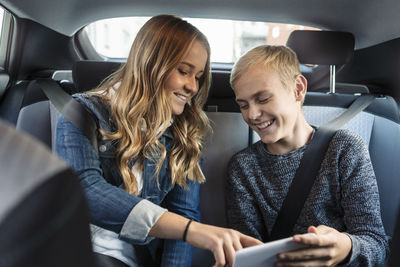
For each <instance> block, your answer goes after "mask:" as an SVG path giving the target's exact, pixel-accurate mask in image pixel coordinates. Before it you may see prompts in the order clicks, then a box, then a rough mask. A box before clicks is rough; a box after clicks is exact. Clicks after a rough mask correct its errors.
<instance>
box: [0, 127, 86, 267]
mask: <svg viewBox="0 0 400 267" xmlns="http://www.w3.org/2000/svg"><path fill="white" fill-rule="evenodd" d="M0 131H1V132H2V135H1V137H0V199H1V201H0V266H8V267H14V266H15V267H17V266H65V267H67V266H88V267H90V266H94V263H93V256H92V252H91V243H90V234H89V226H88V225H89V219H88V213H87V208H86V203H85V198H84V195H83V192H82V189H81V187H80V185H79V182H78V180H77V178H76V177H75V176H74V174H73V173H72V172H71V171H70V170H69V169H68V168H67V167H66V165H65V164H64V163H63V162H61V161H60V160H59V159H58V158H57V157H55V156H53V155H52V154H51V152H50V151H49V150H48V149H46V148H45V147H44V146H43V145H42V144H40V143H38V142H36V141H34V140H33V139H32V138H30V137H28V136H26V135H23V134H21V133H18V132H16V131H15V130H14V129H13V128H12V127H10V126H8V125H6V124H5V123H3V122H1V121H0Z"/></svg>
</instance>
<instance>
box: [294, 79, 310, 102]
mask: <svg viewBox="0 0 400 267" xmlns="http://www.w3.org/2000/svg"><path fill="white" fill-rule="evenodd" d="M306 93H307V79H306V78H305V77H304V76H303V75H301V74H299V75H297V76H296V78H295V91H294V95H295V97H296V100H297V101H300V102H301V103H303V102H304V98H305V96H306Z"/></svg>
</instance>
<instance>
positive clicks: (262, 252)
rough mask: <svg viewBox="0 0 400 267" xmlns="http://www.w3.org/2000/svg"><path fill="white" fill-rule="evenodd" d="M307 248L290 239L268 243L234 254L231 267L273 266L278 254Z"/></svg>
mask: <svg viewBox="0 0 400 267" xmlns="http://www.w3.org/2000/svg"><path fill="white" fill-rule="evenodd" d="M303 247H307V245H304V244H300V243H295V242H293V241H292V237H288V238H284V239H280V240H276V241H272V242H268V243H265V244H262V245H258V246H253V247H248V248H244V249H241V250H239V251H238V252H236V254H235V259H234V261H233V267H268V266H274V263H275V261H276V260H277V258H276V255H277V254H278V253H279V252H284V251H289V250H294V249H299V248H303Z"/></svg>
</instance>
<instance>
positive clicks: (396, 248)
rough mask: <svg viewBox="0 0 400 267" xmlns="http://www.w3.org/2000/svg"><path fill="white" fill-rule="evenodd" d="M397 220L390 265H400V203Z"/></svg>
mask: <svg viewBox="0 0 400 267" xmlns="http://www.w3.org/2000/svg"><path fill="white" fill-rule="evenodd" d="M398 207H399V208H398V212H397V222H396V227H395V229H394V234H393V240H392V243H391V246H390V258H389V265H388V266H389V267H398V266H400V203H398Z"/></svg>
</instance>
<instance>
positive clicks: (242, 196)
mask: <svg viewBox="0 0 400 267" xmlns="http://www.w3.org/2000/svg"><path fill="white" fill-rule="evenodd" d="M231 85H232V88H233V89H234V92H235V95H236V101H237V103H238V104H239V106H240V109H241V112H242V115H243V119H244V120H245V121H246V123H247V124H248V125H249V126H250V127H251V128H252V129H253V130H254V131H256V132H257V134H258V135H259V136H260V138H261V140H260V141H258V142H257V143H255V144H253V145H252V146H250V147H248V148H246V149H244V150H243V151H241V152H239V153H237V154H236V155H235V156H234V157H233V158H232V159H231V161H230V164H229V170H228V179H227V194H226V196H227V198H226V200H227V201H226V204H227V208H228V222H229V225H230V226H231V227H233V228H236V229H237V230H240V231H242V232H243V233H245V234H248V235H251V236H254V237H256V238H258V239H260V240H263V241H264V242H266V241H269V239H268V236H269V234H270V232H271V229H272V227H273V225H274V223H275V220H276V217H277V215H278V212H279V210H280V208H281V205H282V203H283V201H284V199H285V197H286V194H287V192H288V189H289V186H290V184H291V182H292V179H293V178H294V175H295V173H296V170H297V168H298V167H299V164H300V161H301V158H302V156H303V153H304V151H305V149H306V147H307V144H308V143H309V142H310V141H311V140H312V138H313V134H314V132H315V130H316V128H314V127H312V126H311V125H309V124H308V123H307V122H306V120H305V118H304V115H303V112H302V104H303V102H304V98H305V95H306V91H307V80H306V79H305V77H304V76H303V75H301V73H300V67H299V62H298V60H297V57H296V55H295V53H294V52H293V51H292V50H290V49H289V48H287V47H283V46H267V45H264V46H259V47H256V48H254V49H252V50H250V51H249V52H248V53H246V54H245V55H244V56H243V57H241V58H240V59H239V61H238V62H237V63H236V64H235V66H234V68H233V70H232V75H231ZM306 232H309V233H314V235H302V234H303V233H306ZM293 234H294V236H293V240H294V241H295V242H300V243H305V244H309V245H312V247H310V248H307V249H302V250H297V251H292V252H285V253H281V254H280V255H279V257H278V258H279V259H278V264H281V265H280V266H303V265H307V266H331V265H336V264H346V265H348V266H380V265H383V264H384V263H385V260H386V254H387V253H388V241H387V237H386V235H385V232H384V228H383V225H382V220H381V217H380V206H379V195H378V188H377V184H376V179H375V175H374V171H373V168H372V164H371V161H370V158H369V153H368V149H367V147H366V145H365V144H364V143H363V140H362V139H361V138H360V137H359V136H357V135H355V134H354V133H351V132H349V131H346V130H339V131H337V133H336V134H335V135H334V137H333V139H332V140H331V142H330V144H329V147H328V150H327V152H326V154H325V157H324V160H323V162H322V164H321V168H320V170H319V173H318V176H317V177H316V179H315V182H314V184H313V186H312V189H311V191H310V194H309V195H308V197H307V200H306V202H305V205H304V207H303V209H302V211H301V213H300V215H299V217H298V219H297V222H296V224H295V226H294V229H293Z"/></svg>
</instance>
